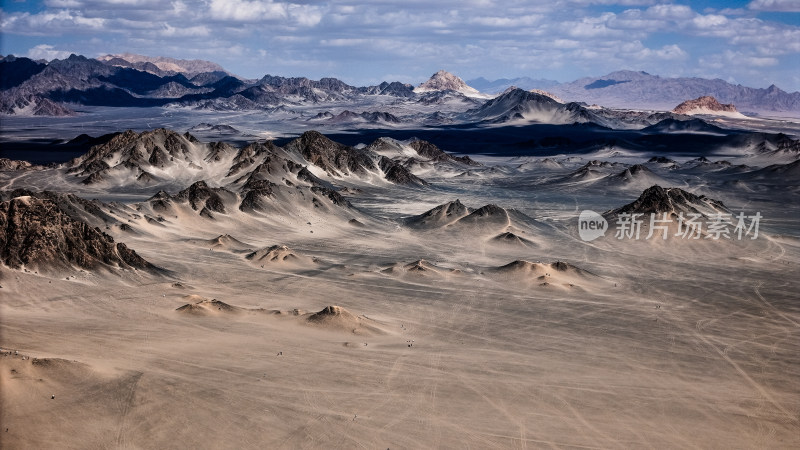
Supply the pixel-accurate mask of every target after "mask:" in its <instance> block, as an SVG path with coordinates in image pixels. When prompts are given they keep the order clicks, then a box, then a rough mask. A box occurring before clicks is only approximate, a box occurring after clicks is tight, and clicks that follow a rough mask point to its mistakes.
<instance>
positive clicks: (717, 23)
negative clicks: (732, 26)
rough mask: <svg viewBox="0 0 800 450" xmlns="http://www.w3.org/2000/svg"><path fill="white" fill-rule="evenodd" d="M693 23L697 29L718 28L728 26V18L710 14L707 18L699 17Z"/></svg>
mask: <svg viewBox="0 0 800 450" xmlns="http://www.w3.org/2000/svg"><path fill="white" fill-rule="evenodd" d="M692 23H693V24H694V25H695V26H696V27H697V28H717V27H724V26H725V25H727V24H728V18H727V17H725V16H721V15H716V14H709V15H706V16H703V15H697V16H696V17H694V18H693V19H692Z"/></svg>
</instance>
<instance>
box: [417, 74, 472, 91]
mask: <svg viewBox="0 0 800 450" xmlns="http://www.w3.org/2000/svg"><path fill="white" fill-rule="evenodd" d="M415 91H416V92H430V91H456V92H461V93H463V94H478V93H479V92H478V91H477V90H476V89H474V88H472V87H469V86H468V85H467V83H465V82H464V80H462V79H461V78H459V77H457V76H455V75H453V74H452V73H450V72H447V71H444V70H440V71H438V72H436V73H435V74H433V75H432V76H431V77H430V78H429V79H428V81H425V82H424V83H422V84H420V85H419V86H417V88H416V89H415Z"/></svg>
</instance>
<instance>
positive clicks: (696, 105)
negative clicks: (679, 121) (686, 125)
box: [672, 95, 738, 114]
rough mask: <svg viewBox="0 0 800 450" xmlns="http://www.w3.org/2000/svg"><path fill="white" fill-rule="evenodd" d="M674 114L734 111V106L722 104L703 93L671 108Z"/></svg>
mask: <svg viewBox="0 0 800 450" xmlns="http://www.w3.org/2000/svg"><path fill="white" fill-rule="evenodd" d="M672 112H674V113H675V114H701V113H706V114H710V113H714V112H730V113H735V112H738V111H736V107H735V106H733V105H732V104H722V103H720V102H719V101H717V99H716V98H714V97H712V96H710V95H704V96H702V97H698V98H696V99H694V100H686V101H685V102H683V103H681V104H680V105H678V106H676V107H675V109H673V110H672Z"/></svg>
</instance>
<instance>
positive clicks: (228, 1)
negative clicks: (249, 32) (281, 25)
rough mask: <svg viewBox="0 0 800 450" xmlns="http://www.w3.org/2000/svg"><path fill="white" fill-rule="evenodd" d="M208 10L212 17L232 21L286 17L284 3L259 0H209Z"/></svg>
mask: <svg viewBox="0 0 800 450" xmlns="http://www.w3.org/2000/svg"><path fill="white" fill-rule="evenodd" d="M208 12H209V14H210V15H211V18H213V19H216V20H223V21H225V20H230V21H234V22H260V21H267V20H271V19H286V18H288V12H287V10H286V6H285V5H284V4H281V3H273V2H271V1H259V0H211V3H210V4H209V5H208Z"/></svg>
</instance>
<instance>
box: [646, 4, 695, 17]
mask: <svg viewBox="0 0 800 450" xmlns="http://www.w3.org/2000/svg"><path fill="white" fill-rule="evenodd" d="M695 14H696V13H695V12H694V11H692V8H690V7H688V6H686V5H671V4H665V5H655V6H651V7H649V8H647V10H645V16H646V17H649V18H654V19H661V20H686V19H691V18H692V17H694V15H695Z"/></svg>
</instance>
